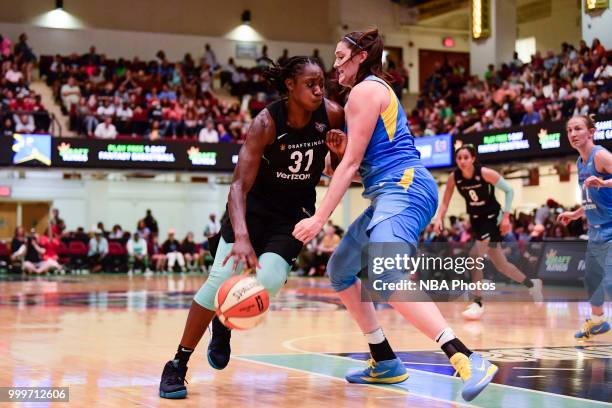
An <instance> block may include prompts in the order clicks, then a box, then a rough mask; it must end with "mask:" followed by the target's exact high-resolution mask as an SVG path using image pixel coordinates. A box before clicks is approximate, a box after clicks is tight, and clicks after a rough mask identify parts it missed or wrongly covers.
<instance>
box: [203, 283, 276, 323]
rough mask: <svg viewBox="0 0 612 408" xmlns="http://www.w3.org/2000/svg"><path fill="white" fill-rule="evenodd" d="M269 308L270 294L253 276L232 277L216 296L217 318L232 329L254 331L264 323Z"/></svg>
mask: <svg viewBox="0 0 612 408" xmlns="http://www.w3.org/2000/svg"><path fill="white" fill-rule="evenodd" d="M269 306H270V297H269V296H268V292H267V291H266V289H265V288H264V287H263V286H262V284H261V283H259V281H258V280H257V279H255V278H254V277H252V276H245V275H237V276H232V277H231V278H229V279H228V280H226V281H225V282H224V283H223V284H222V285H221V287H220V288H219V290H218V291H217V294H216V296H215V310H216V312H217V316H219V319H220V320H221V323H223V324H224V325H225V326H227V327H229V328H230V329H238V330H247V329H252V328H253V327H255V326H257V325H258V324H259V323H261V322H262V321H263V319H264V317H265V315H266V312H267V311H268V307H269Z"/></svg>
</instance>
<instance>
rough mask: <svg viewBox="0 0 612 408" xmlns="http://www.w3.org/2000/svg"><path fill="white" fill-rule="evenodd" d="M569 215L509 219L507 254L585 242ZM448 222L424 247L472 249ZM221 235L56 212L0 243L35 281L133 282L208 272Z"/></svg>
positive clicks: (307, 263) (311, 254) (321, 239)
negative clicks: (53, 276)
mask: <svg viewBox="0 0 612 408" xmlns="http://www.w3.org/2000/svg"><path fill="white" fill-rule="evenodd" d="M566 209H568V210H569V208H564V207H563V206H562V205H560V204H559V203H557V202H555V201H554V200H552V199H549V200H548V201H547V202H546V203H545V204H544V205H542V206H541V207H539V208H538V209H536V210H534V211H532V212H530V213H524V212H518V213H516V212H515V213H514V214H513V215H511V217H510V220H511V228H510V229H508V230H506V231H502V239H503V242H504V243H507V244H508V245H509V248H510V249H509V250H508V252H509V253H510V252H516V254H515V256H516V257H520V256H522V255H523V254H525V253H526V251H528V248H529V247H530V245H531V244H534V243H541V242H543V241H550V240H554V241H559V240H574V241H575V240H586V239H587V230H588V224H587V220H586V218H581V219H578V220H576V221H572V222H571V223H570V224H569V225H567V226H564V225H562V224H561V223H559V222H557V221H556V218H557V216H558V214H560V213H561V212H563V211H565V210H566ZM448 221H449V223H448V225H447V227H446V228H444V229H443V231H442V232H441V233H439V234H438V233H436V232H435V231H434V227H433V224H431V225H429V226H428V227H427V228H426V229H425V231H423V233H422V235H421V242H422V243H423V244H430V243H448V244H451V245H459V246H462V245H467V244H469V243H470V242H472V241H473V239H472V232H471V227H470V223H469V219H468V218H467V217H458V216H450V217H449V218H448ZM219 230H220V224H219V221H218V219H217V217H216V216H215V215H214V214H211V215H210V218H209V221H208V223H207V225H206V227H205V230H204V234H203V237H202V238H203V239H202V241H201V242H196V241H195V237H194V234H193V233H192V232H189V233H187V234H186V236H185V237H184V238H183V239H180V240H179V239H178V238H177V237H176V232H175V231H174V230H173V229H169V230H168V233H167V237H166V239H165V240H164V241H163V242H162V241H160V239H159V227H158V225H157V221H156V219H155V218H154V217H153V215H152V214H151V211H150V210H148V211H147V214H146V216H145V217H144V218H142V219H141V220H139V221H138V223H137V224H136V227H135V230H134V231H133V232H127V231H124V230H123V229H122V228H121V226H120V225H114V226H113V227H112V228H111V229H110V230H107V229H106V228H105V226H104V224H103V223H101V222H100V223H98V224H97V225H96V226H95V227H93V228H92V229H91V231H89V232H86V231H85V230H84V229H83V228H77V229H76V230H75V231H66V228H65V223H64V221H63V220H62V219H61V218H60V217H59V212H58V211H57V209H54V210H53V215H52V217H51V220H50V226H49V228H48V229H47V231H45V233H44V234H43V235H40V236H39V235H38V234H36V232H35V231H34V230H31V231H29V232H26V231H24V229H23V228H21V227H18V228H16V230H15V235H14V237H13V240H12V242H11V243H10V245H8V244H3V243H1V242H0V261H2V260H4V261H5V262H8V263H9V264H11V263H12V264H14V265H16V266H17V267H19V268H21V270H23V271H24V272H25V273H32V274H43V273H47V272H50V271H57V272H60V273H61V272H64V271H80V270H88V271H90V272H92V273H95V272H100V271H106V272H113V271H114V272H126V271H127V272H128V274H130V275H131V274H133V273H137V272H139V271H142V272H144V274H145V276H150V275H153V274H154V273H167V272H187V271H189V272H206V271H207V267H209V266H210V265H211V264H212V260H213V259H212V257H211V254H210V251H209V246H208V245H209V244H208V239H209V238H211V237H213V236H214V235H215V234H217V233H218V232H219ZM343 234H344V231H343V230H342V228H340V227H338V226H336V225H333V224H332V222H331V221H330V222H328V223H327V225H326V226H325V228H324V229H323V231H322V232H321V233H320V234H319V235H318V236H317V237H316V238H315V239H313V240H312V241H311V242H309V243H308V244H307V245H306V246H305V247H304V249H303V250H302V253H301V254H300V256H299V257H298V260H297V263H296V275H298V276H323V275H325V273H326V264H327V261H328V260H329V257H330V256H331V254H332V253H333V252H334V250H335V249H336V248H337V246H338V245H339V243H340V240H341V238H342V236H343ZM2 245H6V246H7V247H8V248H7V249H6V251H3V250H2V249H1V248H2ZM3 253H4V254H5V255H4V256H3V255H2V254H3ZM3 257H4V258H6V259H2V258H3ZM531 262H536V259H535V258H534V259H531ZM523 266H524V265H523ZM532 266H533V265H532Z"/></svg>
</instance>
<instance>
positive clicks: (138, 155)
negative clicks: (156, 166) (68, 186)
mask: <svg viewBox="0 0 612 408" xmlns="http://www.w3.org/2000/svg"><path fill="white" fill-rule="evenodd" d="M167 148H168V147H167V146H163V145H141V144H109V145H108V146H107V147H106V150H103V151H99V152H98V159H99V160H108V161H123V162H153V163H174V162H175V161H176V158H175V157H174V154H173V153H168V152H167V151H166V150H167Z"/></svg>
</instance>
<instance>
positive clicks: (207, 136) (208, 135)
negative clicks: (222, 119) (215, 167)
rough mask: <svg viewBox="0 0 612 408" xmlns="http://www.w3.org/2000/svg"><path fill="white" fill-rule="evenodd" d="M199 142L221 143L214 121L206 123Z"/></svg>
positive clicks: (209, 120) (210, 120)
mask: <svg viewBox="0 0 612 408" xmlns="http://www.w3.org/2000/svg"><path fill="white" fill-rule="evenodd" d="M198 140H199V141H200V143H219V133H217V131H216V130H215V122H213V121H212V119H208V120H207V121H206V127H204V128H203V129H202V130H200V135H199V136H198Z"/></svg>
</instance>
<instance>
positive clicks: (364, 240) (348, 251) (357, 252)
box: [327, 168, 438, 292]
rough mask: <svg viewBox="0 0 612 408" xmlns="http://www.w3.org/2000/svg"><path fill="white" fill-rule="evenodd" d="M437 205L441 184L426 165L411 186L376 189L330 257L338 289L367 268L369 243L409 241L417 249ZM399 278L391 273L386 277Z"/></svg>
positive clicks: (329, 269) (388, 186)
mask: <svg viewBox="0 0 612 408" xmlns="http://www.w3.org/2000/svg"><path fill="white" fill-rule="evenodd" d="M398 187H399V188H398ZM437 208H438V187H437V185H436V182H435V180H434V179H433V177H432V176H431V174H430V173H429V172H428V171H427V170H426V169H424V168H423V172H422V171H420V170H419V169H417V171H415V178H414V181H413V183H412V184H411V185H410V186H409V187H408V188H403V187H400V186H397V185H395V184H389V185H387V186H384V187H382V188H380V189H379V190H378V191H376V193H375V195H374V199H373V200H372V205H371V206H370V207H368V208H367V209H366V210H365V211H364V212H363V214H361V215H360V216H359V217H358V218H357V219H356V220H355V221H354V222H353V223H352V224H351V225H350V227H349V228H348V230H347V232H346V234H345V235H344V237H343V238H342V241H340V244H339V245H338V248H336V250H335V251H334V253H333V255H332V256H331V258H330V259H329V262H328V264H327V271H328V274H329V278H330V280H331V283H332V286H333V288H334V289H335V290H336V291H338V292H339V291H342V290H345V289H347V288H349V287H350V286H352V285H353V284H354V283H355V281H356V280H357V275H358V274H359V272H360V271H361V270H362V269H364V268H366V267H367V265H366V262H365V260H366V259H367V258H365V257H364V252H365V251H367V250H368V244H370V243H398V244H406V245H407V246H410V247H412V248H413V249H414V248H415V247H416V245H417V244H418V242H419V237H420V234H421V232H422V231H423V230H424V229H425V227H426V226H427V225H428V224H429V222H430V221H431V218H432V217H433V216H434V215H435V213H436V209H437ZM396 278H397V276H396V275H392V274H390V275H389V276H388V277H387V280H391V279H393V280H395V279H396ZM381 279H383V280H385V276H381Z"/></svg>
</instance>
